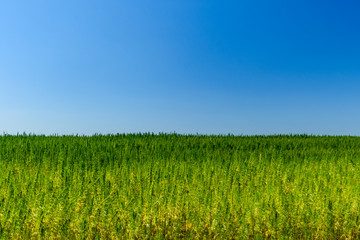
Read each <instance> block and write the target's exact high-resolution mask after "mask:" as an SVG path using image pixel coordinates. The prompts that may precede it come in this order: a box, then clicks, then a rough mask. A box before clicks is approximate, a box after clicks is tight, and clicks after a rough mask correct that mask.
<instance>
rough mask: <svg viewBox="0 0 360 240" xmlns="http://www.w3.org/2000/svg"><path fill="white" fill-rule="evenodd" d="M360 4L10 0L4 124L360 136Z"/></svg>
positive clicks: (3, 10) (0, 84) (2, 39)
mask: <svg viewBox="0 0 360 240" xmlns="http://www.w3.org/2000/svg"><path fill="white" fill-rule="evenodd" d="M359 9H360V2H359V1H297V0H295V1H285V0H284V1H277V0H274V1H268V0H266V1H265V0H245V1H211V0H203V1H198V0H171V1H165V0H161V1H160V0H153V1H139V0H132V1H119V0H116V1H115V0H113V1H111V0H102V1H98V0H97V1H95V0H86V1H85V0H76V1H73V0H71V1H70V0H53V1H49V0H32V1H18V0H12V1H1V2H0V91H1V93H0V111H1V113H0V131H3V132H5V133H9V134H16V133H17V132H19V133H22V132H27V133H37V134H55V133H57V134H76V133H78V134H94V133H103V134H107V133H118V132H119V133H123V132H155V133H158V132H177V133H185V134H189V133H192V134H194V133H200V134H227V133H232V134H236V135H238V134H245V135H247V134H250V135H252V134H288V133H293V134H301V133H307V134H331V135H360V44H359V43H360V14H359Z"/></svg>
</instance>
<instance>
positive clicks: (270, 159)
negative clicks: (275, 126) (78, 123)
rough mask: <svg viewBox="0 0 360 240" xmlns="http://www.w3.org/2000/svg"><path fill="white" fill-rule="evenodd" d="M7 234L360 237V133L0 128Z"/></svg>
mask: <svg viewBox="0 0 360 240" xmlns="http://www.w3.org/2000/svg"><path fill="white" fill-rule="evenodd" d="M0 238H1V239H180V238H182V239H264V238H268V239H359V238H360V138H358V137H350V136H343V137H334V136H321V137H320V136H307V135H294V136H287V135H279V136H249V137H248V136H231V135H229V136H202V135H178V134H158V135H154V134H127V135H125V134H123V135H120V134H118V135H94V136H89V137H87V136H40V135H38V136H36V135H25V134H24V135H17V136H12V135H2V136H0Z"/></svg>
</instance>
